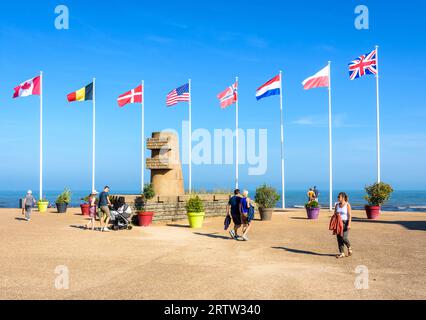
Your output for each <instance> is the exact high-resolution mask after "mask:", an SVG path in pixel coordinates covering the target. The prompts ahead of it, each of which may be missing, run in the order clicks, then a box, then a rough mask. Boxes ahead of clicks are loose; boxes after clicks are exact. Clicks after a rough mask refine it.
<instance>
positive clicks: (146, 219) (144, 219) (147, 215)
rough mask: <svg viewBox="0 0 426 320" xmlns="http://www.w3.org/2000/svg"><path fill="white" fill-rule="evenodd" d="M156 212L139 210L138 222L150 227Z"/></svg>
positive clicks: (142, 225) (140, 224) (141, 225)
mask: <svg viewBox="0 0 426 320" xmlns="http://www.w3.org/2000/svg"><path fill="white" fill-rule="evenodd" d="M153 217H154V212H138V222H139V226H140V227H149V226H150V225H151V224H152V218H153Z"/></svg>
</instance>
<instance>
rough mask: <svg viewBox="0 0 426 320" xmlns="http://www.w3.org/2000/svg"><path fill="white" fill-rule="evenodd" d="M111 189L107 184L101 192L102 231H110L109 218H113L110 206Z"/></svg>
mask: <svg viewBox="0 0 426 320" xmlns="http://www.w3.org/2000/svg"><path fill="white" fill-rule="evenodd" d="M109 190H110V188H109V187H108V186H106V187H105V188H104V191H102V192H101V193H100V194H99V209H101V216H100V223H101V230H102V231H106V232H107V231H110V230H109V229H108V224H109V220H110V219H111V216H110V212H109V207H110V206H111V202H110V200H109Z"/></svg>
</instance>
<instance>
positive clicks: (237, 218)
mask: <svg viewBox="0 0 426 320" xmlns="http://www.w3.org/2000/svg"><path fill="white" fill-rule="evenodd" d="M240 202H241V193H240V190H239V189H236V190H235V191H234V195H233V196H232V197H231V198H230V199H229V202H228V206H227V207H226V214H227V215H228V216H230V217H231V218H232V221H233V222H234V229H233V230H231V231H229V234H230V235H231V238H232V239H235V240H237V239H238V238H239V236H238V229H239V228H241V213H240Z"/></svg>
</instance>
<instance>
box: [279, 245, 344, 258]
mask: <svg viewBox="0 0 426 320" xmlns="http://www.w3.org/2000/svg"><path fill="white" fill-rule="evenodd" d="M272 249H276V250H284V251H287V252H291V253H297V254H306V255H311V256H320V257H335V256H336V255H335V254H326V253H317V252H313V251H305V250H298V249H290V248H285V247H272Z"/></svg>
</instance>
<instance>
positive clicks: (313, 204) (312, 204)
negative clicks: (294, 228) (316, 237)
mask: <svg viewBox="0 0 426 320" xmlns="http://www.w3.org/2000/svg"><path fill="white" fill-rule="evenodd" d="M305 208H306V213H307V215H308V219H309V220H317V219H318V218H319V214H320V206H319V203H318V201H309V202H308V203H307V204H306V205H305Z"/></svg>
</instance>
